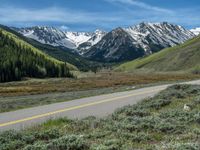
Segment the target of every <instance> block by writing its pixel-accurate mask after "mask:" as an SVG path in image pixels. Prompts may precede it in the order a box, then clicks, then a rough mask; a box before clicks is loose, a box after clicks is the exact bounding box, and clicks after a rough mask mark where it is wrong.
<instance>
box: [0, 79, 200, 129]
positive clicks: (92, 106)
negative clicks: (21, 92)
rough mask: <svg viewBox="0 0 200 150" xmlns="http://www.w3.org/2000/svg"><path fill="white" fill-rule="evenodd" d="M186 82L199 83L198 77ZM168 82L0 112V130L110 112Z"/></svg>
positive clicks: (132, 102)
mask: <svg viewBox="0 0 200 150" xmlns="http://www.w3.org/2000/svg"><path fill="white" fill-rule="evenodd" d="M185 83H187V84H199V85H200V80H196V81H191V82H185ZM170 85H172V84H167V85H160V86H154V87H146V88H141V89H136V90H131V91H125V92H119V93H113V94H106V95H100V96H94V97H88V98H82V99H78V100H73V101H68V102H62V103H56V104H50V105H44V106H39V107H33V108H28V109H22V110H17V111H13V112H7V113H0V131H5V130H10V129H14V130H19V129H24V128H27V127H30V126H34V125H36V124H39V123H42V122H45V121H47V120H49V119H55V118H59V117H68V118H71V119H81V118H84V117H88V116H96V117H103V116H106V115H109V114H111V113H113V112H114V111H115V109H117V108H120V107H123V106H126V105H129V104H130V105H131V104H136V103H137V102H138V101H141V100H143V99H145V98H148V97H152V96H154V95H155V94H157V93H158V92H160V91H161V90H164V89H166V88H167V87H168V86H170Z"/></svg>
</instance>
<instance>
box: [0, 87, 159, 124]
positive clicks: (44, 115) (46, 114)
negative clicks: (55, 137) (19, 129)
mask: <svg viewBox="0 0 200 150" xmlns="http://www.w3.org/2000/svg"><path fill="white" fill-rule="evenodd" d="M159 90H160V89H154V90H149V91H146V92H139V93H134V94H129V95H126V96H121V97H115V98H110V99H105V100H100V101H97V102H92V103H87V104H83V105H78V106H73V107H70V108H65V109H61V110H57V111H53V112H49V113H45V114H41V115H36V116H32V117H28V118H24V119H20V120H15V121H10V122H6V123H2V124H0V127H5V126H9V125H14V124H17V123H21V122H25V121H30V120H34V119H39V118H42V117H47V116H51V115H55V114H58V113H62V112H66V111H70V110H75V109H80V108H84V107H88V106H93V105H98V104H102V103H106V102H111V101H115V100H119V99H123V98H127V97H131V96H137V95H142V94H148V93H152V92H156V91H159Z"/></svg>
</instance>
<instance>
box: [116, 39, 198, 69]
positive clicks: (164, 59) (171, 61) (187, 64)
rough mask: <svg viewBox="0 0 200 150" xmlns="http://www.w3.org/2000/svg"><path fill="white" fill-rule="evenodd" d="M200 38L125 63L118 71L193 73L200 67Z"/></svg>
mask: <svg viewBox="0 0 200 150" xmlns="http://www.w3.org/2000/svg"><path fill="white" fill-rule="evenodd" d="M199 47H200V36H199V37H197V38H194V39H192V40H189V41H187V42H185V43H184V44H181V45H178V46H175V47H172V48H166V49H164V50H162V51H160V52H158V53H155V54H153V55H150V56H147V57H144V58H139V59H137V60H134V61H130V62H127V63H124V64H122V65H120V66H118V67H116V70H118V71H129V72H131V71H134V70H136V69H140V70H142V69H143V70H145V71H147V70H150V71H155V70H156V71H182V70H184V71H189V72H191V71H193V69H196V68H197V67H198V66H199V65H200V61H199V57H200V49H199Z"/></svg>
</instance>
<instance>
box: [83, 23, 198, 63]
mask: <svg viewBox="0 0 200 150" xmlns="http://www.w3.org/2000/svg"><path fill="white" fill-rule="evenodd" d="M193 37H195V35H194V34H193V33H192V32H191V31H189V30H186V29H184V28H183V27H181V26H178V25H173V24H169V23H167V22H163V23H140V24H138V25H136V26H132V27H128V28H117V29H114V30H112V31H111V32H110V33H108V34H106V35H105V36H104V37H103V38H102V39H101V40H100V41H99V42H98V43H97V44H96V45H94V46H92V47H91V48H90V49H89V50H88V51H87V52H86V53H85V54H84V56H86V57H88V58H90V59H93V60H97V61H108V62H113V61H114V62H115V61H126V60H131V59H135V58H137V57H141V56H144V55H148V54H151V53H154V52H157V51H159V50H161V49H163V48H166V47H171V46H175V45H177V44H180V43H183V42H185V41H186V40H188V39H191V38H193ZM139 50H140V52H139Z"/></svg>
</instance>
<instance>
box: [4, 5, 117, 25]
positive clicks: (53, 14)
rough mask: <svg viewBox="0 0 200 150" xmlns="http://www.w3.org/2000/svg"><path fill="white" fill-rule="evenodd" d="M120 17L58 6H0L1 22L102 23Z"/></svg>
mask: <svg viewBox="0 0 200 150" xmlns="http://www.w3.org/2000/svg"><path fill="white" fill-rule="evenodd" d="M118 19H119V17H115V16H109V15H107V16H105V15H101V13H95V12H93V13H91V12H84V11H78V10H71V9H62V8H56V7H50V8H44V9H26V8H15V7H3V8H1V7H0V23H20V22H24V23H30V22H60V23H65V24H66V23H69V24H70V23H81V24H84V23H94V24H95V23H100V22H113V21H116V20H118Z"/></svg>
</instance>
